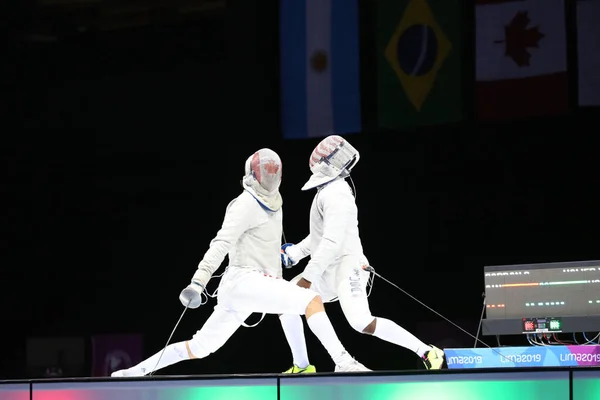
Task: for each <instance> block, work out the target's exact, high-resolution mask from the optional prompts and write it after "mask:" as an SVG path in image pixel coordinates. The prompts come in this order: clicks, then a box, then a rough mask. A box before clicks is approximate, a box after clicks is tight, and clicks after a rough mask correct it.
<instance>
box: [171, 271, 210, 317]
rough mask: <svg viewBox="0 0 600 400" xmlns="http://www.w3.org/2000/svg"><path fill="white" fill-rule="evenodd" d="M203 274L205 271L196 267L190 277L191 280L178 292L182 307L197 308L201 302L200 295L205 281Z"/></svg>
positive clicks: (202, 293)
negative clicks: (192, 275)
mask: <svg viewBox="0 0 600 400" xmlns="http://www.w3.org/2000/svg"><path fill="white" fill-rule="evenodd" d="M205 275H206V273H205V271H202V270H200V269H198V270H197V271H196V273H195V274H194V277H193V278H192V282H191V283H190V284H189V285H188V286H187V287H186V288H185V289H183V290H182V291H181V293H180V294H179V301H181V304H183V306H184V307H189V308H198V307H200V306H201V305H202V304H203V303H202V296H203V295H204V288H205V287H206V281H207V279H205V278H206V276H205ZM209 279H210V277H209Z"/></svg>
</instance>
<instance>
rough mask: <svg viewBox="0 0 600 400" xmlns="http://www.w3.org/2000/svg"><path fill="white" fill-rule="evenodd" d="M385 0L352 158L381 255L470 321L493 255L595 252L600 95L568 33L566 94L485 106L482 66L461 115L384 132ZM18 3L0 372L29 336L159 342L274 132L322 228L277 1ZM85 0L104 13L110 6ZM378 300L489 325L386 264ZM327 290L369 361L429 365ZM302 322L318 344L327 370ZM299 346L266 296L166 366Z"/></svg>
mask: <svg viewBox="0 0 600 400" xmlns="http://www.w3.org/2000/svg"><path fill="white" fill-rule="evenodd" d="M32 3H33V2H32ZM190 3H192V2H191V1H190ZM200 3H202V2H200ZM103 4H109V5H110V2H108V1H107V2H104V3H103ZM373 5H374V2H371V1H362V2H361V7H362V10H361V18H362V21H361V22H362V24H361V38H362V39H361V41H362V49H361V51H362V54H363V56H362V63H363V65H362V83H361V85H362V89H363V99H364V100H363V101H364V104H363V110H364V112H363V114H364V115H363V119H364V120H365V130H364V131H363V132H361V133H359V134H355V135H349V136H347V139H349V140H350V141H351V143H352V144H353V145H354V146H355V147H357V148H358V149H359V150H360V151H361V162H360V163H359V164H358V166H357V167H356V168H355V170H354V172H353V179H354V182H355V185H356V188H357V191H358V198H357V203H358V207H359V221H360V229H361V237H362V239H363V245H364V247H365V252H366V255H367V257H368V258H369V259H370V261H371V263H372V265H373V266H375V267H376V268H377V270H378V272H380V273H381V274H383V275H384V276H386V277H387V278H389V279H391V280H393V281H394V282H396V283H397V284H399V285H400V286H401V287H402V288H404V289H405V290H407V291H409V292H410V293H412V294H414V295H416V297H418V298H419V299H420V300H422V301H424V302H425V303H427V304H428V305H430V306H431V307H433V308H434V309H436V310H438V311H439V312H441V313H443V314H444V315H446V316H448V317H450V318H452V319H454V320H457V321H459V322H460V323H461V324H463V325H464V326H465V327H466V328H467V329H468V330H470V331H472V332H473V333H474V332H475V330H476V322H477V319H478V318H479V313H480V310H481V292H482V290H483V270H482V269H483V266H484V265H494V264H510V263H529V262H550V261H573V260H584V259H597V258H599V255H598V241H597V239H598V233H597V232H598V222H599V217H600V213H599V212H598V204H600V203H599V201H600V195H599V194H598V189H597V170H598V167H597V148H596V144H597V142H598V140H597V138H596V136H597V134H598V129H597V120H598V111H597V110H595V109H588V110H580V109H577V108H576V107H575V105H576V99H577V96H576V84H577V80H576V74H574V71H576V64H575V61H574V59H575V58H574V57H573V55H574V54H576V52H575V53H574V50H573V47H572V46H571V48H570V52H571V54H570V60H571V61H570V65H569V67H570V70H571V74H572V75H573V77H572V82H571V83H572V86H571V89H572V91H571V94H572V96H571V97H572V103H573V105H574V107H573V109H572V112H571V114H570V115H566V116H549V117H546V118H543V119H536V120H530V121H512V122H503V123H488V124H482V123H478V122H476V121H473V119H472V118H471V117H472V116H473V115H474V113H473V109H474V106H475V105H474V104H472V102H473V100H471V98H472V96H470V95H471V94H472V89H473V85H474V82H473V79H472V78H473V77H472V72H473V71H472V69H469V68H467V69H466V72H465V82H464V85H465V88H466V89H467V90H465V99H462V101H463V103H464V105H465V116H466V120H465V122H463V123H460V124H456V125H452V126H441V127H429V128H421V129H415V130H412V131H403V132H382V131H379V130H377V129H375V118H374V115H375V110H376V103H375V101H374V99H375V98H376V96H375V94H374V93H373V92H374V89H373V88H374V87H375V86H376V85H375V84H374V82H375V79H376V77H375V64H376V63H375V55H374V50H373V49H374V47H375V46H374V43H375V41H374V29H375V27H374V24H373V18H372V15H373ZM5 7H7V8H6V10H7V11H6V12H4V15H5V21H4V24H3V26H4V28H3V43H4V45H5V46H4V48H5V52H4V57H3V58H4V60H3V61H4V62H3V63H2V71H1V83H2V94H3V96H2V97H3V103H4V106H3V107H2V121H3V123H2V146H1V147H2V169H1V171H2V179H1V182H2V196H1V198H2V202H1V205H2V210H3V211H2V224H1V230H2V232H1V241H0V243H1V244H2V249H1V254H2V262H1V265H2V279H1V282H0V304H2V314H1V317H0V332H1V335H2V339H3V343H4V346H3V347H4V349H3V354H2V357H0V377H1V378H21V377H24V376H25V367H26V366H25V341H26V338H27V337H30V336H53V335H67V334H68V335H80V336H89V335H92V334H97V333H121V332H123V333H127V332H131V333H137V332H142V333H144V334H145V339H146V340H145V344H146V346H145V348H146V354H145V355H147V356H148V355H150V354H153V353H154V352H156V351H158V350H160V349H161V348H162V346H163V345H164V342H165V341H166V339H167V337H168V335H169V333H170V332H171V330H172V328H173V326H174V324H175V322H176V321H177V318H178V316H179V314H180V312H181V310H182V308H181V304H180V303H179V300H178V295H179V291H180V290H181V289H182V288H183V287H184V286H185V285H186V284H187V283H188V281H189V279H190V277H191V275H192V274H193V272H194V270H195V268H196V266H197V263H198V262H199V260H200V259H201V257H202V255H203V253H204V251H205V250H206V249H207V248H208V244H209V241H210V240H211V239H212V237H213V236H214V234H215V233H216V231H217V229H218V228H219V227H220V224H221V222H222V217H223V215H224V211H225V207H226V205H227V203H228V202H229V201H230V200H231V199H232V198H233V197H234V196H236V195H237V194H239V192H240V186H239V180H240V178H241V177H242V175H243V163H244V161H245V159H246V158H247V157H248V156H249V155H250V154H251V153H252V152H254V151H255V150H257V149H259V148H262V147H269V148H272V149H273V150H275V151H277V152H278V153H279V154H280V156H281V158H282V160H283V161H284V180H283V184H282V188H281V192H282V195H283V197H284V209H285V210H286V213H285V214H284V229H285V233H286V235H287V239H288V241H291V242H297V241H299V240H301V239H302V238H303V237H304V236H305V235H306V234H307V233H308V211H309V207H310V202H311V200H312V197H313V195H314V193H313V192H301V191H300V187H301V186H302V184H303V183H304V182H305V180H306V179H308V177H309V175H310V171H309V169H308V158H309V155H310V152H311V151H312V149H313V148H314V146H315V145H316V144H317V143H318V141H319V140H318V139H311V140H306V141H283V140H282V139H281V137H282V136H281V131H280V128H279V103H278V97H279V90H278V75H279V67H278V61H277V60H278V39H277V33H278V24H277V17H278V8H277V2H276V1H254V0H252V1H250V0H237V1H235V0H231V1H228V2H226V3H225V6H224V7H218V6H217V7H215V10H214V11H213V12H208V13H207V12H202V13H198V14H197V15H195V14H194V15H192V16H190V17H189V18H176V17H172V16H171V14H169V13H168V10H169V8H168V7H167V6H164V8H160V7H158V9H157V10H154V11H153V13H152V15H151V18H150V17H148V18H149V23H146V24H142V26H139V27H131V28H121V29H115V30H108V31H107V30H101V29H100V28H99V26H100V25H99V24H98V25H94V23H93V22H92V23H88V24H87V25H86V24H84V25H86V26H87V29H86V30H85V31H83V32H81V29H77V25H78V24H80V22H77V21H74V19H76V18H75V17H74V15H79V14H77V13H75V12H72V11H71V12H69V11H64V10H63V11H61V10H60V9H58V11H57V10H56V9H50V10H49V9H48V8H47V7H46V8H44V7H42V6H39V5H38V6H37V7H33V6H32V5H31V4H28V3H27V2H10V3H8V5H6V6H5ZM78 10H79V9H78ZM80 13H81V15H83V16H79V17H77V18H80V19H85V18H88V20H90V21H98V20H100V17H99V16H98V15H104V14H102V13H101V12H100V11H98V10H95V11H93V12H92V11H89V12H88V13H87V14H86V13H84V12H83V11H81V12H80ZM170 16H171V17H170ZM104 18H105V19H106V20H108V21H110V20H111V17H110V16H109V17H104ZM112 18H115V17H112ZM469 18H472V15H470V16H469ZM466 22H467V23H468V21H466ZM467 25H471V24H467ZM34 33H35V35H33V34H34ZM42 33H43V35H42ZM467 34H468V29H465V35H467ZM570 35H571V36H570V41H571V42H572V40H573V31H572V30H571V32H570ZM49 38H56V40H55V39H52V40H50V39H49ZM466 52H467V53H469V52H472V48H470V47H469V46H467V50H466ZM465 56H466V57H470V58H471V59H472V54H471V55H469V54H465ZM467 59H469V58H467ZM304 264H305V263H302V264H301V265H300V266H299V268H302V266H304ZM297 272H298V270H296V271H286V272H285V277H287V278H291V277H292V276H294V275H295V274H296V273H297ZM212 285H213V287H214V286H215V283H214V281H213V284H212ZM370 299H371V309H372V311H373V313H374V315H379V316H385V317H388V318H391V319H393V320H395V321H397V322H399V323H400V324H401V325H403V326H404V327H406V328H407V329H409V330H411V331H413V332H415V333H417V334H418V336H420V337H421V338H423V339H424V340H426V341H432V342H433V343H435V344H437V345H438V346H440V347H442V346H448V345H450V346H453V345H461V346H472V343H473V340H472V339H471V338H469V337H468V336H466V335H464V334H463V333H461V332H460V331H458V330H457V329H455V328H453V327H452V326H450V325H449V324H447V323H446V322H443V321H441V320H440V318H438V317H437V316H436V315H434V314H433V313H431V312H429V311H428V310H426V309H424V308H423V307H422V306H420V305H418V304H417V303H415V302H414V301H412V300H410V299H409V298H407V297H406V296H404V295H403V294H402V293H400V292H398V291H395V290H394V289H393V288H391V287H390V286H388V285H387V284H385V283H384V282H383V281H380V280H378V281H376V283H375V290H374V292H373V294H372V296H371V298H370ZM214 303H215V302H214V300H213V301H212V302H211V303H210V305H209V306H205V307H202V308H201V309H199V310H194V311H190V312H189V314H187V315H186V317H185V318H184V320H183V322H182V323H181V325H180V327H179V329H178V330H177V332H176V333H175V335H174V338H173V340H175V341H178V340H185V339H188V338H189V337H190V336H191V335H192V334H193V333H194V332H195V331H196V330H197V329H199V328H200V326H201V325H202V323H203V321H204V320H205V319H206V318H207V317H208V315H209V313H210V312H211V310H212V306H213V305H214ZM327 311H328V312H329V314H330V318H331V319H332V321H333V322H334V325H335V327H336V329H337V331H338V334H339V336H340V338H341V339H342V341H343V342H344V344H345V345H346V347H347V348H348V349H349V350H350V352H351V353H353V355H355V356H356V358H357V359H359V360H360V361H362V362H363V363H365V364H366V365H367V366H368V367H370V368H373V369H378V370H382V369H407V368H411V369H412V368H415V367H417V365H418V363H417V361H418V360H416V359H415V357H414V355H412V354H411V353H410V352H408V351H406V350H404V349H401V348H398V347H395V346H393V345H391V344H387V343H384V342H382V341H380V340H378V339H375V338H372V337H367V336H361V335H360V334H358V333H356V332H354V331H352V330H351V328H350V327H349V326H348V324H347V323H346V322H345V320H344V318H343V316H342V315H341V313H340V310H339V306H338V305H337V304H332V305H329V306H327ZM306 335H307V339H308V346H309V354H310V356H311V361H312V362H313V363H314V364H316V365H317V367H318V368H319V369H320V370H331V369H332V368H333V365H332V362H331V361H330V360H329V358H328V356H327V354H326V352H325V351H324V349H323V348H322V347H321V346H320V344H319V343H318V342H317V341H316V339H315V338H314V337H313V336H312V334H311V333H310V331H309V330H308V329H306ZM290 364H291V356H290V355H289V350H288V347H287V345H286V343H285V339H284V337H283V334H282V332H281V329H280V327H279V322H278V320H277V318H276V317H272V316H271V317H267V318H265V321H264V322H263V323H262V324H261V325H260V326H259V327H257V328H254V329H245V328H241V329H240V331H239V332H238V333H236V334H235V335H234V337H233V338H232V339H231V340H230V342H228V343H227V344H226V345H225V346H224V347H223V348H222V349H221V350H219V351H218V352H217V353H216V354H214V355H212V356H210V357H208V358H206V359H204V360H200V361H193V362H186V363H181V364H179V365H176V366H173V367H170V368H167V369H165V370H163V371H161V372H160V373H162V374H179V373H181V374H202V373H241V372H277V371H282V370H284V369H286V368H288V367H289V365H290Z"/></svg>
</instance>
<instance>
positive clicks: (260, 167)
mask: <svg viewBox="0 0 600 400" xmlns="http://www.w3.org/2000/svg"><path fill="white" fill-rule="evenodd" d="M281 169H282V165H281V159H280V158H279V156H278V155H277V153H275V152H274V151H273V150H271V149H260V150H258V151H257V152H256V153H254V154H252V155H251V156H250V157H248V159H247V160H246V165H245V173H244V178H243V179H242V186H243V187H244V189H245V190H247V191H248V192H250V194H252V196H254V198H255V199H256V200H258V202H260V203H261V204H262V205H263V206H265V207H266V208H268V209H269V210H271V211H277V210H279V209H280V208H281V205H282V204H283V200H282V198H281V194H279V185H281V173H282V170H281Z"/></svg>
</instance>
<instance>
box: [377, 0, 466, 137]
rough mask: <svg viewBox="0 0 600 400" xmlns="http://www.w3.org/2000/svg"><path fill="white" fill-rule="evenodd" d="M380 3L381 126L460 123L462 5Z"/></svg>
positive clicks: (455, 1)
mask: <svg viewBox="0 0 600 400" xmlns="http://www.w3.org/2000/svg"><path fill="white" fill-rule="evenodd" d="M377 3H378V10H377V11H378V24H377V25H378V28H377V30H378V31H377V50H378V75H379V76H378V86H379V90H378V93H379V99H378V101H379V110H378V112H379V118H378V119H379V126H380V127H382V128H388V129H396V128H409V127H414V126H420V125H434V124H442V123H448V122H456V121H459V120H460V119H461V117H462V98H461V84H462V83H461V69H460V68H461V63H460V60H461V47H460V46H461V45H460V42H461V35H460V25H461V23H462V20H461V10H462V7H463V5H462V4H461V1H460V0H380V1H378V2H377Z"/></svg>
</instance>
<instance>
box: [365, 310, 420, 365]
mask: <svg viewBox="0 0 600 400" xmlns="http://www.w3.org/2000/svg"><path fill="white" fill-rule="evenodd" d="M373 336H377V337H378V338H379V339H383V340H385V341H386V342H390V343H394V344H395V345H398V346H402V347H404V348H407V349H409V350H412V351H414V352H415V353H416V354H417V355H418V356H419V357H423V355H424V354H425V353H427V352H428V351H429V350H431V346H427V345H426V344H425V343H423V342H421V341H420V340H419V339H417V338H416V337H415V335H413V334H412V333H410V332H409V331H407V330H406V329H404V328H402V327H401V326H399V325H398V324H396V323H395V322H393V321H390V320H389V319H386V318H380V317H377V325H376V326H375V333H373Z"/></svg>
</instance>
